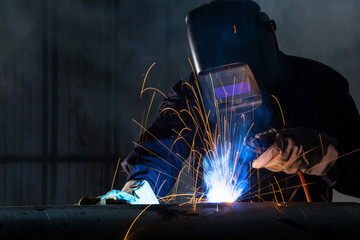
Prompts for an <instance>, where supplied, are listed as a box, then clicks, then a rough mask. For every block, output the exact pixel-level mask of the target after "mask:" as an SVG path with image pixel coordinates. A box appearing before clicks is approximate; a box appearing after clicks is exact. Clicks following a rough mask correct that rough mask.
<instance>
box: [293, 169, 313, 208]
mask: <svg viewBox="0 0 360 240" xmlns="http://www.w3.org/2000/svg"><path fill="white" fill-rule="evenodd" d="M297 174H298V176H299V178H300V181H301V185H302V186H303V189H304V192H305V196H306V200H307V202H312V200H311V195H310V191H309V188H308V186H307V185H306V180H305V177H304V174H303V173H302V172H301V171H298V172H297Z"/></svg>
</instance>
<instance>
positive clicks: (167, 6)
mask: <svg viewBox="0 0 360 240" xmlns="http://www.w3.org/2000/svg"><path fill="white" fill-rule="evenodd" d="M205 2H207V1H204V0H203V1H200V0H196V1H195V0H193V1H184V0H156V1H144V0H107V1H104V0H61V1H46V0H32V1H25V0H23V1H21V0H2V1H0V205H39V204H73V203H75V202H77V201H78V199H79V198H80V197H81V196H86V195H100V194H103V193H104V192H106V191H108V190H109V189H110V186H111V182H112V178H113V175H114V172H115V167H116V164H117V161H118V158H119V157H121V158H124V157H125V156H126V155H127V153H128V152H129V151H130V149H131V148H132V141H135V140H136V139H137V138H138V136H139V134H140V129H139V127H138V126H137V125H136V124H134V123H133V122H132V119H135V120H137V121H139V122H141V120H142V119H143V116H144V114H145V115H146V112H147V109H148V107H149V103H150V101H151V98H152V95H153V91H148V92H146V93H144V95H143V97H142V98H141V99H140V90H141V85H142V82H143V78H144V74H145V73H146V71H147V69H148V68H149V67H150V66H151V64H153V63H154V62H156V65H155V66H154V68H153V69H152V70H151V72H150V74H149V77H148V79H147V82H146V86H153V87H156V88H158V89H160V90H162V91H164V92H166V90H167V89H168V88H169V87H170V86H171V85H173V84H174V83H175V82H176V81H177V80H178V79H179V78H180V77H182V76H184V75H186V74H187V73H188V72H190V71H191V68H190V66H189V63H188V58H189V57H190V52H189V49H188V43H187V39H186V27H185V24H184V18H185V16H186V14H187V13H188V12H189V11H190V10H191V9H192V8H194V7H197V6H199V5H201V4H202V3H205ZM257 2H258V3H259V4H260V6H261V7H262V9H263V10H264V11H265V12H267V13H268V15H269V16H270V17H271V18H274V19H275V20H276V22H277V26H278V31H277V37H278V41H279V45H280V48H281V50H282V51H284V52H285V53H287V54H290V55H297V56H301V57H307V58H311V59H314V60H317V61H320V62H322V63H325V64H327V65H330V66H331V67H333V68H334V69H335V70H337V71H339V72H340V73H341V74H343V75H344V76H345V77H346V78H347V79H348V80H349V83H350V88H351V93H352V95H353V97H354V100H355V102H356V104H357V106H358V107H359V106H360V92H359V90H360V82H359V76H360V11H359V10H360V1H356V0H342V1H338V0H317V1H313V0H303V1H298V0H287V1H281V0H259V1H257ZM309 87H311V86H309ZM161 99H162V97H161V95H159V94H157V95H156V96H155V100H154V103H153V107H152V110H151V112H150V117H149V121H148V122H149V123H151V121H152V119H154V116H155V114H156V106H157V105H158V103H159V102H160V101H161ZM149 123H148V125H149ZM349 134H351V133H349ZM124 177H125V176H124V173H123V172H120V173H119V174H118V178H117V181H116V183H115V188H121V186H122V184H123V183H124V181H125V179H124ZM334 197H335V201H350V200H352V201H359V200H358V199H354V198H346V197H345V196H343V195H340V194H338V193H336V194H335V195H334Z"/></svg>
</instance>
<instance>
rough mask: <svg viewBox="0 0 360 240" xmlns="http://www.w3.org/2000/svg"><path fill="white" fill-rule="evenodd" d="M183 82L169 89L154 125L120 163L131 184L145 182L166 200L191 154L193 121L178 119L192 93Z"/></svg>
mask: <svg viewBox="0 0 360 240" xmlns="http://www.w3.org/2000/svg"><path fill="white" fill-rule="evenodd" d="M184 82H185V80H181V81H179V82H178V83H177V84H176V85H175V86H174V87H172V88H171V89H170V91H169V92H168V93H167V98H165V99H164V100H163V101H162V102H161V104H160V106H159V114H158V116H157V118H156V119H155V122H154V123H153V124H152V126H151V127H150V128H149V129H148V130H147V131H146V132H145V133H144V134H143V135H142V136H141V137H140V139H139V141H138V142H137V143H136V144H135V148H134V150H133V151H132V152H131V153H130V154H129V155H128V156H127V158H126V159H124V161H123V162H122V163H121V165H122V167H123V168H124V170H125V172H126V173H127V174H128V179H127V180H128V181H129V180H131V179H145V180H147V181H148V182H149V183H150V185H151V186H152V187H153V189H154V192H155V194H156V195H158V196H164V195H166V194H167V193H168V192H169V191H170V190H171V188H172V187H173V185H174V183H175V181H176V179H177V177H178V175H179V172H180V170H181V168H182V162H183V161H184V160H186V159H187V158H188V156H189V154H190V147H189V142H190V144H191V141H192V140H191V139H192V136H193V133H192V131H191V129H193V127H192V126H189V125H191V122H192V121H190V119H189V116H187V115H186V114H180V115H178V113H180V111H181V110H182V109H186V108H187V99H188V97H187V96H188V95H189V91H188V89H187V86H186V85H185V84H184ZM180 133H181V134H180Z"/></svg>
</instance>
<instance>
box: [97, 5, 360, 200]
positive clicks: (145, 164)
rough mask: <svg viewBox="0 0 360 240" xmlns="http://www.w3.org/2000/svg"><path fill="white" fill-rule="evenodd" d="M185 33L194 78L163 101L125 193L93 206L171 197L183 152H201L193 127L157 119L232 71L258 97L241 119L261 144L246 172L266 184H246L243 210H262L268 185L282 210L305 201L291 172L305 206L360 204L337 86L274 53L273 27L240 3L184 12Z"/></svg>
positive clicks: (350, 136) (352, 122) (359, 180)
mask: <svg viewBox="0 0 360 240" xmlns="http://www.w3.org/2000/svg"><path fill="white" fill-rule="evenodd" d="M186 24H187V28H188V39H189V43H190V48H191V52H192V57H193V63H194V73H191V74H189V76H187V77H185V78H183V79H182V80H181V81H179V82H178V83H177V84H175V85H174V86H173V87H172V88H171V89H170V91H169V92H168V93H167V98H165V99H164V100H163V101H162V103H161V104H160V107H159V115H158V117H157V118H156V120H155V122H154V123H153V124H152V126H151V127H150V128H149V129H148V131H147V132H146V133H144V135H143V136H141V138H140V139H141V140H139V144H138V145H137V146H136V147H135V149H134V150H133V151H132V152H131V153H130V154H129V155H128V157H127V158H126V159H125V160H124V161H123V162H122V167H123V168H124V170H125V171H126V173H127V174H128V179H127V183H126V184H125V186H124V188H123V189H122V191H112V192H111V193H109V194H107V195H104V196H103V197H102V198H101V201H102V202H103V203H105V202H104V201H106V199H109V198H113V199H114V200H115V201H126V202H128V203H134V204H144V203H153V204H154V203H158V201H157V199H156V197H155V195H156V196H160V197H161V196H164V195H166V194H167V193H168V192H169V191H170V190H171V189H172V187H173V185H174V183H175V181H176V179H177V177H178V175H179V170H180V169H181V166H182V162H183V160H184V159H187V158H188V157H189V155H190V150H191V148H190V146H189V143H193V145H194V146H195V149H197V150H198V151H199V152H200V153H201V152H202V151H203V150H202V149H203V148H202V144H203V143H202V141H201V139H198V137H197V136H196V135H195V134H196V131H195V130H194V129H196V127H199V126H195V125H194V121H193V120H192V119H190V116H189V115H188V114H183V115H182V116H181V119H180V118H179V116H177V115H176V114H174V111H163V110H164V109H169V108H172V109H174V110H177V111H178V112H180V111H181V110H182V109H187V108H188V106H195V105H196V103H195V102H196V99H194V98H195V97H194V93H193V91H192V90H191V89H190V86H194V85H196V84H197V83H199V86H200V87H199V88H200V91H201V92H203V93H204V92H205V88H206V84H204V82H203V81H205V80H204V79H205V78H206V77H205V78H204V77H203V78H202V76H206V74H208V73H209V72H212V71H214V69H215V70H216V69H219V67H220V68H221V67H222V68H224V66H225V69H226V68H227V69H230V68H231V67H232V66H234V64H235V65H236V66H245V67H247V68H248V69H249V75H251V76H252V77H253V78H254V81H256V83H257V86H258V89H259V90H260V94H261V104H258V106H257V107H256V108H253V111H243V113H244V112H246V113H245V118H247V117H248V116H247V115H249V116H251V119H252V122H253V123H254V125H253V127H252V130H251V131H252V132H253V133H254V135H255V136H256V138H257V139H260V140H262V141H265V142H267V144H268V145H267V146H268V148H267V150H265V151H264V152H263V153H262V154H261V155H260V156H258V158H257V159H254V161H253V163H252V167H253V168H255V169H258V170H257V175H258V176H257V179H263V177H264V176H266V175H267V174H270V173H272V174H273V175H272V176H276V178H273V177H271V178H268V179H266V180H265V181H262V182H261V183H260V181H258V183H256V180H254V181H253V182H252V183H253V184H252V185H253V186H254V187H253V189H250V190H249V192H252V193H254V194H253V197H250V198H248V200H253V201H256V199H258V198H257V197H256V196H255V195H257V196H262V197H261V200H262V201H267V200H268V201H272V199H273V196H272V194H264V195H261V193H260V192H259V191H260V190H262V191H265V190H264V189H265V188H266V186H270V185H271V184H272V183H274V184H275V182H274V181H275V180H277V184H279V185H280V186H281V188H282V194H283V197H284V199H285V201H305V200H306V196H305V193H304V191H303V190H302V188H301V187H296V186H301V183H300V180H299V178H297V177H291V176H292V175H294V174H295V175H296V173H297V172H299V171H301V172H302V173H304V175H305V179H306V182H307V183H308V189H309V192H310V194H311V197H312V201H331V199H332V188H334V189H336V190H337V191H339V192H341V193H344V194H348V195H351V196H355V197H360V174H359V173H360V154H359V152H357V151H356V150H357V149H359V148H360V139H359V138H358V137H357V136H360V117H359V113H358V111H357V108H356V106H355V103H354V101H353V99H352V97H351V96H350V94H349V86H348V82H347V80H346V79H345V78H344V77H343V76H341V75H340V74H339V73H337V72H336V71H335V70H333V69H331V68H330V67H328V66H325V65H323V64H321V63H319V62H316V61H312V60H309V59H305V58H299V57H293V56H288V55H285V54H284V53H282V52H281V51H280V50H279V48H278V44H277V39H276V36H275V31H276V24H275V21H273V20H270V19H269V17H268V16H267V15H266V14H265V13H263V12H261V11H260V7H259V6H258V5H257V4H256V3H255V2H253V1H250V0H243V1H230V0H229V1H225V0H223V1H213V2H210V3H208V4H205V5H203V6H201V7H199V8H196V9H194V10H193V11H191V12H190V13H189V14H188V16H187V17H186ZM294 31H296V29H294ZM304 44H306V43H304ZM239 64H240V65H239ZM204 73H206V74H205V75H204ZM214 81H216V80H214ZM239 86H240V85H239ZM231 89H235V87H232V88H231ZM220 95H221V94H220ZM220 95H219V96H220ZM204 98H205V99H204V101H205V102H206V103H205V105H207V106H206V107H207V108H209V109H211V106H209V101H206V96H204ZM257 103H259V101H258V102H257ZM211 118H212V115H211V114H210V115H209V119H210V120H211ZM184 122H185V123H186V124H187V128H188V129H190V130H187V131H183V132H182V135H181V138H180V139H179V138H178V134H179V132H180V131H181V130H182V129H183V128H184ZM214 122H216V120H215V121H214ZM169 149H171V152H172V153H169ZM173 153H174V154H173ZM197 164H199V163H198V162H195V163H193V166H194V169H200V171H201V170H202V166H198V165H197ZM254 175H256V174H254ZM250 181H252V180H251V179H250ZM198 183H199V184H202V182H201V181H198ZM257 184H260V185H261V186H260V185H259V186H257ZM268 192H270V191H268ZM144 196H145V197H144Z"/></svg>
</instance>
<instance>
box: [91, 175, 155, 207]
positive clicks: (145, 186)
mask: <svg viewBox="0 0 360 240" xmlns="http://www.w3.org/2000/svg"><path fill="white" fill-rule="evenodd" d="M124 202H125V203H129V204H159V201H158V200H157V198H156V196H155V194H154V192H153V190H152V189H151V187H150V184H149V183H148V182H147V181H146V180H130V181H129V182H127V183H126V184H125V186H124V187H123V189H122V190H121V191H119V190H111V191H110V192H108V193H107V194H106V195H104V196H102V197H101V198H100V201H99V203H98V204H97V205H107V204H113V203H124Z"/></svg>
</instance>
